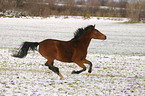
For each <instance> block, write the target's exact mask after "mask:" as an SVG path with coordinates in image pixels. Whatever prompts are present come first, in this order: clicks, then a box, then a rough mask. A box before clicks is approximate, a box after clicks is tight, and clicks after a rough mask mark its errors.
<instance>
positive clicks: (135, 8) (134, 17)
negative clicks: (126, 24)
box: [127, 0, 143, 22]
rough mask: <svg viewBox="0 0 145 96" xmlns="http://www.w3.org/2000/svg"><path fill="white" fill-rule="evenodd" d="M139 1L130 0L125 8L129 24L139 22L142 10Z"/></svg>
mask: <svg viewBox="0 0 145 96" xmlns="http://www.w3.org/2000/svg"><path fill="white" fill-rule="evenodd" d="M142 6H143V5H142V1H141V0H137V1H136V0H131V2H130V4H129V5H128V6H127V10H128V17H129V18H130V22H140V21H141V10H142Z"/></svg>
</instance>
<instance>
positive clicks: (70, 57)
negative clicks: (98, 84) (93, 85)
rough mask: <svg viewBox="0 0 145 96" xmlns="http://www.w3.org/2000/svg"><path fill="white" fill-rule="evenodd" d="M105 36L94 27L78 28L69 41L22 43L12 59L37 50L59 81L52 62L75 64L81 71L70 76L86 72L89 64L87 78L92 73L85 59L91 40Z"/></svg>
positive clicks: (89, 62)
mask: <svg viewBox="0 0 145 96" xmlns="http://www.w3.org/2000/svg"><path fill="white" fill-rule="evenodd" d="M106 38H107V37H106V35H104V34H102V33H101V32H100V31H99V30H97V29H95V25H88V26H87V27H85V28H78V30H77V31H76V32H75V33H74V37H73V38H72V39H71V40H69V41H61V40H55V39H46V40H43V41H41V42H24V43H23V44H22V47H21V48H20V50H19V51H18V52H17V53H16V54H13V57H18V58H24V57H25V56H26V55H27V53H28V50H33V51H34V50H37V46H39V49H38V51H39V53H40V54H41V55H42V56H43V57H44V58H46V59H47V62H46V63H45V66H48V68H49V69H50V70H52V71H53V72H54V73H56V74H57V75H58V76H59V77H60V79H64V77H63V76H62V74H61V73H60V71H59V68H58V67H55V66H54V65H53V64H54V60H59V61H61V62H68V63H72V62H74V63H76V64H77V65H78V66H79V67H81V68H82V69H81V70H79V71H75V70H74V71H72V74H80V73H81V72H83V71H85V70H86V66H85V65H84V63H85V64H89V70H88V73H87V77H88V76H89V74H90V73H91V72H92V62H91V61H89V60H87V59H86V56H87V49H88V46H89V44H90V41H91V39H100V40H106Z"/></svg>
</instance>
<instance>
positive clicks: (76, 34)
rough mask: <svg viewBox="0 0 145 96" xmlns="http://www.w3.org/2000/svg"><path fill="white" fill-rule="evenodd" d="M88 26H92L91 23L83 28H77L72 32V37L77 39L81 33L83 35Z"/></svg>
mask: <svg viewBox="0 0 145 96" xmlns="http://www.w3.org/2000/svg"><path fill="white" fill-rule="evenodd" d="M89 28H94V26H93V25H89V26H87V27H85V28H79V29H78V30H77V31H76V32H75V33H74V38H72V39H78V38H79V37H80V36H81V35H83V34H84V33H85V31H86V30H88V29H89Z"/></svg>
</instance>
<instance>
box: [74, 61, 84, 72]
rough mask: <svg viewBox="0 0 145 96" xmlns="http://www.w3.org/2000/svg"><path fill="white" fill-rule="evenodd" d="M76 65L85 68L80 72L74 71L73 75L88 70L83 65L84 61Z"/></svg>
mask: <svg viewBox="0 0 145 96" xmlns="http://www.w3.org/2000/svg"><path fill="white" fill-rule="evenodd" d="M76 64H77V65H79V66H80V67H81V68H83V69H82V70H80V71H75V70H74V71H72V74H79V73H81V72H83V71H85V70H86V66H85V65H84V64H83V62H82V61H79V62H76Z"/></svg>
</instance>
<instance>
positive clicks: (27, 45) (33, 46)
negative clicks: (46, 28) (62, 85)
mask: <svg viewBox="0 0 145 96" xmlns="http://www.w3.org/2000/svg"><path fill="white" fill-rule="evenodd" d="M38 45H39V43H38V42H24V43H23V45H22V47H21V48H20V50H19V51H18V52H17V53H16V54H13V57H18V58H23V57H25V56H26V55H27V53H28V50H33V51H34V50H37V46H38Z"/></svg>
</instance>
